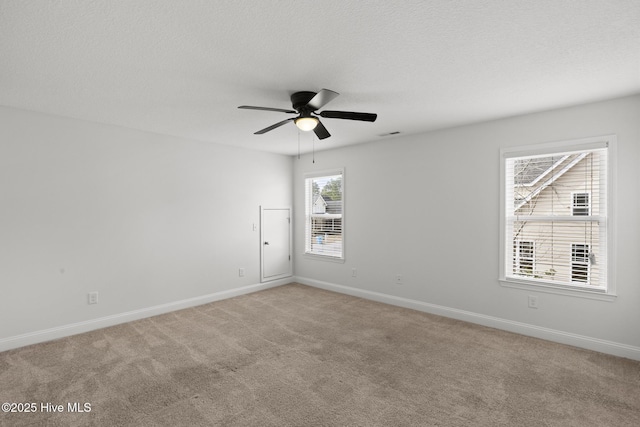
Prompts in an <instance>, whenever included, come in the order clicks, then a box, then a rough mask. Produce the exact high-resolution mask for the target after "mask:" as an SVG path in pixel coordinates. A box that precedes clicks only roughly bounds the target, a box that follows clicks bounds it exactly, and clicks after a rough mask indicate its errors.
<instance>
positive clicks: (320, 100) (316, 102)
mask: <svg viewBox="0 0 640 427" xmlns="http://www.w3.org/2000/svg"><path fill="white" fill-rule="evenodd" d="M338 95H340V94H339V93H338V92H334V91H332V90H329V89H322V90H321V91H320V92H318V93H316V94H315V95H314V97H313V98H311V101H309V102H307V105H306V107H311V111H316V110H319V109H321V108H322V107H324V106H325V105H326V104H327V103H328V102H329V101H331V100H333V99H335V98H336V97H337V96H338Z"/></svg>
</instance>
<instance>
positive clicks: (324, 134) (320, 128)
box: [313, 121, 331, 139]
mask: <svg viewBox="0 0 640 427" xmlns="http://www.w3.org/2000/svg"><path fill="white" fill-rule="evenodd" d="M313 132H315V134H316V136H317V137H318V139H325V138H329V137H330V136H331V134H330V133H329V131H328V130H327V128H326V127H324V125H323V124H322V122H320V121H318V124H317V125H316V127H315V128H314V129H313Z"/></svg>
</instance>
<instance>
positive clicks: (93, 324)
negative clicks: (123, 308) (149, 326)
mask: <svg viewBox="0 0 640 427" xmlns="http://www.w3.org/2000/svg"><path fill="white" fill-rule="evenodd" d="M292 281H293V278H292V277H287V278H283V279H280V280H273V281H270V282H264V283H258V284H254V285H248V286H243V287H240V288H235V289H229V290H226V291H220V292H214V293H212V294H207V295H202V296H198V297H194V298H187V299H183V300H179V301H173V302H169V303H166V304H160V305H155V306H153V307H146V308H142V309H139V310H132V311H127V312H124V313H118V314H113V315H110V316H104V317H100V318H97V319H91V320H85V321H82V322H77V323H70V324H68V325H62V326H57V327H54V328H49V329H43V330H40V331H34V332H28V333H26V334H21V335H16V336H12V337H8V338H0V352H3V351H7V350H12V349H14V348H19V347H24V346H27V345H32V344H39V343H42V342H46V341H51V340H55V339H59V338H64V337H68V336H71V335H76V334H81V333H83V332H89V331H94V330H96V329H102V328H106V327H109V326H115V325H119V324H121V323H126V322H132V321H134V320H140V319H145V318H147V317H153V316H157V315H159V314H164V313H169V312H172V311H177V310H182V309H185V308H190V307H195V306H198V305H203V304H208V303H210V302H215V301H220V300H224V299H228V298H233V297H237V296H240V295H245V294H250V293H253V292H258V291H262V290H265V289H269V288H275V287H277V286H282V285H286V284H288V283H291V282H292Z"/></svg>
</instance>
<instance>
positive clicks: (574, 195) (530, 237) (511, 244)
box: [504, 146, 607, 290]
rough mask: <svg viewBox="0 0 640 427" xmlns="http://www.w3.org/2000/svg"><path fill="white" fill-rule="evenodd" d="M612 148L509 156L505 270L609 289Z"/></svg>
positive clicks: (517, 276) (508, 274) (540, 279)
mask: <svg viewBox="0 0 640 427" xmlns="http://www.w3.org/2000/svg"><path fill="white" fill-rule="evenodd" d="M606 168H607V148H606V146H603V147H599V148H590V149H584V150H580V151H568V152H557V153H549V154H531V155H526V156H517V155H514V156H511V157H509V156H507V157H506V159H505V193H506V194H505V199H504V200H505V204H506V206H505V207H504V208H505V213H506V214H505V219H506V221H505V224H506V239H507V241H506V242H505V248H506V250H505V257H506V259H505V270H506V271H505V276H506V277H507V278H513V279H527V280H532V281H538V282H541V283H544V282H548V283H550V284H554V285H561V286H571V287H586V288H589V289H593V290H606V286H607V283H606V277H607V274H606V265H607V259H606V254H607V251H606V243H607V182H606V180H607V169H606Z"/></svg>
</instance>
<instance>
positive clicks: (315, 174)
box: [303, 168, 346, 263]
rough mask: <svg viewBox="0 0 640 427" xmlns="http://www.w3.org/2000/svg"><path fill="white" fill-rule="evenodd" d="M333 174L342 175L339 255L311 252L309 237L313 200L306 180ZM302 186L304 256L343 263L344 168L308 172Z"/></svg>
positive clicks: (344, 228) (344, 246) (344, 222)
mask: <svg viewBox="0 0 640 427" xmlns="http://www.w3.org/2000/svg"><path fill="white" fill-rule="evenodd" d="M334 175H340V176H341V177H342V217H341V220H342V224H341V228H342V229H341V236H342V251H341V253H340V255H339V256H337V255H330V254H323V253H318V252H312V250H311V243H310V242H311V238H310V235H309V234H310V233H311V215H312V210H313V200H312V197H311V194H310V193H309V192H308V191H311V189H308V188H307V180H309V179H314V178H321V177H329V176H334ZM303 188H304V190H303V191H304V192H305V195H304V201H305V202H304V203H305V219H304V256H305V257H308V258H312V259H318V260H323V261H332V262H340V263H344V262H345V248H346V245H345V240H346V239H345V230H346V227H345V224H346V221H345V218H346V215H345V213H346V208H345V206H346V203H345V202H346V178H345V169H344V168H336V169H329V170H323V171H317V172H309V173H306V174H304V182H303Z"/></svg>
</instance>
